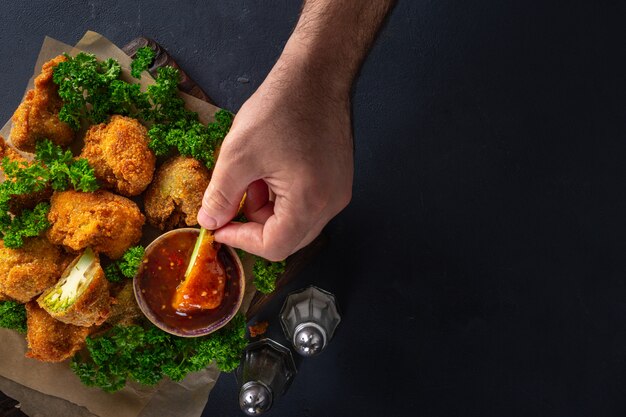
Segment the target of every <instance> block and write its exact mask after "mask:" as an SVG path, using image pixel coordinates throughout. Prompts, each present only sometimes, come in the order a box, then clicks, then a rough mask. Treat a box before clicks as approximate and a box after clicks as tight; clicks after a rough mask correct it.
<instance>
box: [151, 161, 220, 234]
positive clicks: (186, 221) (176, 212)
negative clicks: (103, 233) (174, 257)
mask: <svg viewBox="0 0 626 417" xmlns="http://www.w3.org/2000/svg"><path fill="white" fill-rule="evenodd" d="M210 180H211V172H210V171H209V169H208V168H207V167H206V166H205V165H204V164H202V163H201V162H199V161H198V160H196V159H194V158H189V157H186V156H176V157H173V158H171V159H168V160H167V161H165V163H163V165H161V166H160V167H159V169H157V172H156V174H155V178H154V181H153V182H152V184H150V187H148V191H147V192H146V195H145V198H144V206H145V211H146V217H147V219H148V223H150V224H151V225H153V226H155V227H158V228H159V229H161V230H170V229H174V228H176V227H185V226H195V225H197V224H198V211H200V207H202V197H203V196H204V191H205V190H206V188H207V187H208V185H209V181H210Z"/></svg>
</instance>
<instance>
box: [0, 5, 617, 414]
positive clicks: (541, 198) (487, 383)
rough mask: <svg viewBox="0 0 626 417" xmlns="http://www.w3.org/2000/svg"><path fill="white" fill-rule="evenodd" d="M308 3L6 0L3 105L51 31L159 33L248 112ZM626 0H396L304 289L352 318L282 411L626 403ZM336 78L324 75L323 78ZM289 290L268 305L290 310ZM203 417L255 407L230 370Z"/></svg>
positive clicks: (211, 90)
mask: <svg viewBox="0 0 626 417" xmlns="http://www.w3.org/2000/svg"><path fill="white" fill-rule="evenodd" d="M299 9H300V1H287V0H283V1H274V2H258V1H228V2H220V1H213V0H211V1H199V0H198V1H150V2H149V1H124V2H113V1H110V2H109V1H106V2H105V1H99V0H91V1H76V0H65V1H42V0H36V1H35V0H32V1H21V2H20V1H6V2H2V5H0V56H1V57H2V58H3V62H2V65H1V66H0V97H2V100H1V101H0V120H6V119H8V118H9V117H10V116H11V114H12V112H13V110H14V109H15V107H16V106H17V104H18V102H19V100H20V97H21V94H22V92H23V88H24V86H25V85H26V82H27V80H28V78H29V76H30V74H31V73H32V67H33V64H34V62H35V58H36V56H37V52H38V50H39V47H40V45H41V42H42V40H43V37H44V36H45V35H50V36H52V37H55V38H57V39H60V40H62V41H65V42H68V43H74V42H76V41H77V40H78V39H79V37H80V36H81V35H82V34H83V33H84V32H85V31H86V30H88V29H92V30H95V31H98V32H100V33H102V34H103V35H105V36H107V37H108V38H109V39H111V40H112V41H113V42H115V43H117V44H118V45H123V44H124V43H126V42H127V41H129V40H130V39H132V38H134V37H136V36H138V35H146V36H149V37H153V38H154V39H156V40H157V41H158V42H160V43H161V44H162V45H163V46H164V47H165V48H166V49H168V51H169V52H170V53H171V54H172V55H173V56H174V57H175V59H176V60H177V61H178V62H179V63H180V65H181V66H182V67H183V68H184V69H185V70H186V71H187V72H188V73H189V75H190V76H191V77H192V78H194V79H195V80H196V81H198V83H199V84H200V85H201V86H202V87H203V88H204V89H205V90H206V92H207V93H208V94H209V95H210V96H211V97H213V98H214V100H216V102H217V104H218V105H220V106H222V107H225V108H227V109H230V110H233V111H237V110H238V109H239V107H240V106H241V105H242V103H243V102H244V101H245V100H246V98H247V97H248V96H250V95H251V94H252V93H253V92H254V90H255V88H256V87H257V86H258V85H259V84H260V83H261V82H262V80H263V78H264V76H265V75H266V74H267V72H268V71H269V70H270V68H271V67H272V65H273V63H274V62H275V60H276V58H277V57H278V56H279V54H280V52H281V49H282V47H283V45H284V43H285V41H286V39H287V38H288V36H289V34H290V31H291V29H292V28H293V26H294V24H295V22H296V19H297V16H298V12H299ZM625 18H626V7H625V3H624V2H623V1H587V2H581V1H546V0H529V1H513V0H505V1H503V0H482V1H476V2H472V1H463V0H456V1H452V0H439V1H437V0H429V1H409V0H400V1H399V2H398V4H397V7H396V8H395V10H394V11H393V13H392V14H391V16H390V17H389V19H388V20H387V22H386V25H385V27H384V28H383V30H382V32H381V33H380V36H379V37H378V40H377V42H376V44H375V45H374V47H373V50H372V52H371V54H370V55H369V58H368V59H367V61H366V63H365V65H364V67H363V69H362V71H361V74H360V76H359V79H358V81H357V83H356V85H355V90H354V134H355V141H356V154H355V155H356V173H355V174H356V175H355V183H354V197H353V200H352V203H351V204H350V206H349V207H348V209H346V210H345V211H344V212H343V213H341V214H340V215H339V216H338V217H337V218H336V219H335V220H334V221H333V222H332V223H331V224H330V225H329V227H328V228H327V233H328V235H329V237H330V243H329V245H328V246H327V247H326V248H325V249H324V250H323V251H322V253H320V254H319V255H318V256H317V258H316V259H315V260H314V261H313V262H311V263H310V264H309V265H308V266H307V267H306V269H305V270H304V271H303V272H302V273H301V274H300V276H299V277H298V279H297V280H296V282H295V283H293V284H292V285H291V286H290V287H289V288H288V289H287V290H293V289H298V288H301V287H304V286H305V285H308V284H316V285H318V286H320V287H322V288H324V289H326V290H329V291H332V292H334V293H336V294H337V296H338V299H339V302H340V307H341V309H342V313H343V322H342V324H341V326H340V328H339V330H338V332H337V334H336V337H335V339H333V341H332V343H331V344H330V346H329V347H328V349H327V351H325V352H324V353H323V354H322V355H321V356H319V357H317V358H313V359H309V360H305V361H301V362H300V363H299V375H298V376H297V378H296V380H295V381H294V383H293V385H292V387H291V389H290V391H289V392H288V393H287V395H286V396H285V397H284V398H282V399H280V400H279V401H278V402H277V403H276V404H275V406H274V408H273V410H272V411H271V412H270V413H269V414H268V415H269V416H276V417H278V416H330V417H333V416H381V415H383V416H404V415H420V416H481V417H483V416H544V415H545V416H568V417H572V416H592V415H593V416H619V415H624V414H625V413H626V395H625V394H624V393H625V392H626V265H625V262H624V259H626V243H625V238H626V191H625V190H626V186H625V185H626V181H625V180H626V170H625V167H626V164H625V161H626V68H625V67H624V63H625V62H626V59H625V58H626V42H625V41H626V36H624V35H626V31H625V29H624V28H625V26H624V21H625ZM320 88H323V86H320ZM283 299H284V292H283V293H282V294H281V295H280V296H279V297H278V298H277V299H276V300H275V301H274V302H273V303H272V304H270V305H269V306H268V307H267V308H266V309H265V310H264V312H263V314H261V316H260V317H259V319H261V320H269V321H270V323H271V327H270V331H269V335H270V336H272V337H274V338H276V340H278V341H280V342H282V343H286V341H285V340H284V337H283V336H282V332H281V331H280V327H279V325H278V321H277V314H278V311H279V309H280V307H281V304H282V301H283ZM203 415H204V416H237V415H242V414H241V413H240V412H239V410H238V404H237V386H236V382H235V379H234V377H233V376H232V375H223V376H222V377H221V378H220V380H219V382H218V384H217V386H216V388H215V389H214V391H213V393H212V394H211V395H210V398H209V401H208V405H207V408H206V411H205V413H204V414H203Z"/></svg>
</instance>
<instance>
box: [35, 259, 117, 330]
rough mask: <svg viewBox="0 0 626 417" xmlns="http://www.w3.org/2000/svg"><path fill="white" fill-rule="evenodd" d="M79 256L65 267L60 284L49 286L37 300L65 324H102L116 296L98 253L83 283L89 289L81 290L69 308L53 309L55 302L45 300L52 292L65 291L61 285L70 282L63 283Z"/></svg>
mask: <svg viewBox="0 0 626 417" xmlns="http://www.w3.org/2000/svg"><path fill="white" fill-rule="evenodd" d="M79 259H80V255H79V256H77V257H76V258H75V259H74V261H73V262H72V263H71V264H70V265H69V266H68V267H67V268H66V269H65V271H64V272H63V276H62V277H61V280H60V281H59V282H58V283H57V285H55V286H54V287H52V288H49V289H48V290H47V291H45V292H44V293H43V294H42V295H41V296H39V298H38V299H37V303H38V304H39V306H40V307H41V308H43V309H44V310H46V312H48V314H50V315H51V316H52V317H54V318H55V319H57V320H59V321H61V322H63V323H66V324H73V325H74V326H82V327H91V326H93V325H96V326H99V325H101V324H102V323H104V321H105V320H106V319H107V318H108V317H109V315H110V314H111V303H112V301H113V298H112V297H111V294H110V293H109V281H108V280H107V279H106V277H105V276H104V271H103V270H102V267H101V266H100V259H99V258H98V256H97V255H96V256H95V258H94V261H93V264H92V265H90V268H89V278H88V281H87V279H85V281H86V282H85V284H84V285H87V288H85V289H84V290H79V291H82V292H80V293H79V294H78V296H77V297H76V299H75V300H74V302H72V303H71V304H70V305H69V307H67V308H65V309H62V308H53V304H54V303H49V302H47V300H46V297H47V296H48V295H49V294H51V293H52V292H55V291H57V290H62V289H61V288H59V285H62V284H65V285H68V283H67V281H65V282H64V278H67V277H68V276H69V275H70V274H71V272H72V269H73V268H74V267H75V266H76V264H77V263H78V261H79ZM81 286H82V285H81ZM70 287H71V285H70Z"/></svg>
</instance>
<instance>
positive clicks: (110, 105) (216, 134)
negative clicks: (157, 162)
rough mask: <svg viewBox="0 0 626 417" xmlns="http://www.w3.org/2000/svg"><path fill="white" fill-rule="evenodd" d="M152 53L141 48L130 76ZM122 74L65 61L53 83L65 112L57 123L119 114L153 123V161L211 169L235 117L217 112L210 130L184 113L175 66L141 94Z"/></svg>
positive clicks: (80, 60)
mask: <svg viewBox="0 0 626 417" xmlns="http://www.w3.org/2000/svg"><path fill="white" fill-rule="evenodd" d="M151 53H152V54H153V51H152V50H151V49H150V48H145V49H144V48H141V49H139V51H138V52H137V56H136V58H135V60H134V61H133V63H132V64H131V67H132V72H133V76H138V75H140V74H141V71H142V70H143V69H145V68H147V66H148V65H150V63H151V61H152V59H153V56H152V54H151ZM120 75H121V69H120V67H119V64H117V63H116V62H115V61H114V63H111V62H110V60H107V61H104V62H99V61H97V59H96V57H95V56H94V55H90V54H86V53H82V52H81V53H79V54H78V55H77V56H76V57H73V58H72V57H69V56H68V60H67V61H66V62H62V63H60V64H59V65H58V66H57V67H56V68H55V70H54V74H53V81H54V82H55V83H57V84H58V85H59V95H60V96H61V99H62V100H63V108H62V110H61V112H60V114H59V119H61V120H63V121H65V122H67V123H68V124H70V126H72V127H73V128H74V129H78V128H79V127H80V124H81V121H83V120H85V121H87V122H88V123H101V122H104V121H106V119H107V118H108V116H110V115H112V114H122V115H126V116H130V117H134V118H137V119H141V120H142V121H144V123H149V124H152V126H151V128H150V130H149V132H148V136H149V137H150V148H151V149H152V150H153V151H154V153H155V154H156V155H157V156H167V155H170V154H172V153H173V152H178V153H180V154H181V155H185V156H190V157H192V158H195V159H197V160H199V161H201V162H203V163H204V164H206V166H207V167H208V168H213V165H214V164H215V153H216V149H217V148H218V146H219V145H220V144H221V143H222V141H223V140H224V137H225V136H226V134H227V133H228V131H229V129H230V127H231V125H232V121H233V114H232V113H230V112H228V111H226V110H219V111H218V112H216V114H215V121H214V122H213V123H209V124H208V125H205V124H202V123H201V122H200V121H199V120H198V114H197V113H195V112H192V111H190V110H187V109H186V108H185V101H184V100H183V99H182V98H181V97H180V94H179V91H178V84H179V82H180V72H179V71H178V69H176V68H173V67H163V68H159V69H158V70H157V78H156V82H155V83H154V84H153V85H150V86H148V89H147V91H145V92H142V91H141V90H140V86H139V84H134V83H128V82H126V81H124V80H122V79H120Z"/></svg>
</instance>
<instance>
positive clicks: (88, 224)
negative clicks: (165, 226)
mask: <svg viewBox="0 0 626 417" xmlns="http://www.w3.org/2000/svg"><path fill="white" fill-rule="evenodd" d="M50 204H51V206H50V212H49V213H48V220H49V221H50V223H51V224H52V227H50V229H48V239H50V241H51V242H52V243H55V244H57V245H63V246H65V247H66V248H69V249H71V250H72V251H80V250H82V249H85V248H87V247H91V248H92V249H93V250H94V251H95V252H99V253H104V254H105V255H107V256H108V257H109V258H111V259H117V258H119V257H120V256H122V255H123V254H124V252H125V251H126V250H127V249H128V248H130V247H131V246H132V245H134V244H136V243H137V242H139V239H140V238H141V228H142V226H143V224H144V223H145V217H144V216H143V214H141V212H140V211H139V207H137V205H136V204H135V203H134V202H132V201H131V200H129V199H127V198H125V197H122V196H119V195H116V194H113V193H110V192H108V191H103V190H98V191H96V192H94V193H82V192H79V191H74V190H70V191H63V192H56V193H54V194H53V195H52V199H51V200H50Z"/></svg>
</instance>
